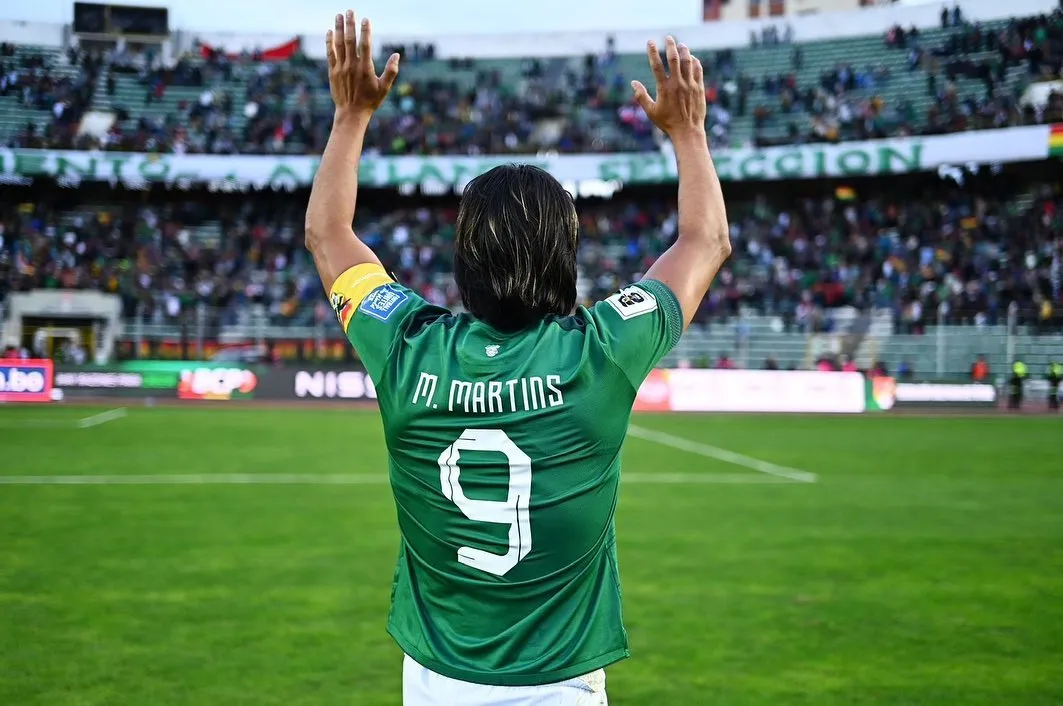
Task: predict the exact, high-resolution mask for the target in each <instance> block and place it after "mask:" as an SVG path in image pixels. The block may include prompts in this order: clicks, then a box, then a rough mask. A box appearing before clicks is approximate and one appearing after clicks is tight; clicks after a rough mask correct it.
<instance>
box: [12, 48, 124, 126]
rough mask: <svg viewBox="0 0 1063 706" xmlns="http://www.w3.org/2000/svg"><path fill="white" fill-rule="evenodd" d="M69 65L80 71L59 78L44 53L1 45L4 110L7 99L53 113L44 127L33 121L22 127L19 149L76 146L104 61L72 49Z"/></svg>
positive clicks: (68, 57) (68, 59)
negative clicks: (63, 145) (82, 121)
mask: <svg viewBox="0 0 1063 706" xmlns="http://www.w3.org/2000/svg"><path fill="white" fill-rule="evenodd" d="M67 62H68V64H69V66H70V67H71V68H73V69H76V71H73V72H67V73H65V74H64V75H58V73H57V72H56V71H55V69H54V67H53V66H51V65H49V62H47V61H46V60H45V58H44V56H43V55H42V54H40V53H33V52H25V51H18V49H17V47H16V46H15V45H13V44H9V43H6V42H5V43H0V110H3V105H4V103H3V102H2V100H3V99H8V98H14V99H15V101H16V103H17V105H18V106H19V107H21V108H26V109H29V110H34V111H47V112H48V113H49V114H50V121H49V122H48V123H47V124H46V125H45V126H44V127H41V126H38V125H37V124H35V123H33V122H30V123H29V124H27V125H26V126H25V127H24V128H22V130H21V132H20V134H19V137H18V139H17V140H16V141H15V142H16V143H17V145H18V146H23V147H41V146H48V145H54V144H72V143H73V141H74V139H75V136H76V134H77V130H78V126H79V123H80V122H81V118H82V116H83V115H84V114H85V111H86V110H87V109H88V108H89V107H90V105H91V103H92V98H93V91H94V89H95V85H96V80H97V78H98V76H99V72H100V71H101V69H102V67H103V65H104V59H103V58H102V57H101V56H99V55H97V54H95V53H91V52H87V51H78V50H76V49H70V50H69V51H68V52H67Z"/></svg>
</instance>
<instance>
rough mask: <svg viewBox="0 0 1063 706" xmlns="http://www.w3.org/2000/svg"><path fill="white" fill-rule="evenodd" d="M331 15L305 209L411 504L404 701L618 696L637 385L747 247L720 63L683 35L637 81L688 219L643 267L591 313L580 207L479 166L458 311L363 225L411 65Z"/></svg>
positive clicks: (403, 582) (463, 241) (540, 182)
mask: <svg viewBox="0 0 1063 706" xmlns="http://www.w3.org/2000/svg"><path fill="white" fill-rule="evenodd" d="M355 34H356V32H355V18H354V14H353V13H352V12H350V11H348V12H347V14H346V17H343V16H339V15H338V16H337V17H336V26H335V30H334V31H330V32H329V33H328V35H327V39H326V44H327V52H328V66H329V85H330V89H331V93H332V98H333V100H334V102H335V104H336V109H335V119H334V122H333V126H332V133H331V135H330V137H329V141H328V145H327V147H326V148H325V153H324V155H323V156H322V159H321V164H320V167H319V169H318V172H317V175H316V177H315V179H314V185H313V190H312V192H311V195H310V203H309V205H308V208H307V213H306V244H307V247H309V249H310V251H311V252H312V254H313V257H314V262H315V264H316V266H317V269H318V273H319V274H320V276H321V280H322V283H323V284H324V287H325V290H326V291H327V292H328V293H329V300H330V302H331V304H332V307H333V308H334V309H335V311H336V314H337V316H338V317H339V320H340V323H341V325H342V326H343V329H344V331H345V332H346V334H347V337H348V338H349V339H350V341H351V343H352V345H354V347H355V348H356V349H357V350H358V353H359V355H360V356H361V359H362V360H363V361H364V363H365V366H366V369H367V370H368V372H369V374H370V375H371V376H372V378H373V380H374V382H375V383H376V388H377V394H378V396H379V403H380V412H381V417H382V420H383V424H384V433H385V438H386V441H387V448H388V456H389V464H388V465H389V471H390V478H391V487H392V491H393V494H394V497H395V504H396V506H397V509H398V524H399V534H400V542H399V558H398V567H397V569H396V572H395V578H394V585H393V589H392V596H393V598H392V606H391V613H390V615H389V617H388V631H389V632H390V634H391V635H392V637H394V639H395V641H396V642H398V644H399V646H400V647H401V648H402V650H403V652H404V653H405V655H406V656H405V658H404V663H403V680H402V681H403V686H402V689H403V702H404V704H406V706H432V705H436V704H438V705H440V706H442V705H446V706H457V705H459V704H460V705H483V706H487V705H488V704H503V703H504V704H508V705H510V706H533V705H539V704H543V705H545V704H552V705H556V706H577V705H585V706H589V705H591V704H594V705H596V706H599V705H601V704H605V703H606V695H605V672H604V671H603V668H604V667H606V666H607V665H609V664H612V663H613V662H616V661H617V660H620V659H623V658H625V657H627V656H628V644H627V635H626V633H625V631H624V626H623V620H622V613H621V601H620V584H619V571H618V567H617V558H616V534H615V529H614V521H613V520H614V511H615V508H616V502H617V495H618V491H619V480H620V460H619V459H620V449H621V446H622V445H623V440H624V436H625V434H626V431H627V424H628V419H629V417H630V413H631V405H632V403H633V401H634V398H635V392H636V390H638V388H639V385H640V384H641V383H642V381H643V379H644V378H645V377H646V376H647V375H648V374H649V372H650V370H652V368H653V367H654V365H655V364H656V363H657V362H658V361H659V360H660V358H661V357H662V356H663V355H664V354H665V353H666V352H667V351H668V350H670V349H671V348H672V347H673V346H674V345H675V343H676V342H677V341H678V340H679V337H680V335H681V334H682V332H683V330H684V328H685V327H686V326H687V325H688V324H689V323H690V320H691V318H692V317H693V315H694V312H695V311H696V310H697V308H698V304H699V303H700V302H701V300H702V298H703V297H704V295H705V292H706V290H707V289H708V287H709V283H710V282H711V281H712V279H713V277H714V276H715V275H716V272H717V271H718V270H719V268H720V266H721V265H722V263H723V262H724V260H726V258H727V257H728V256H729V254H730V251H731V246H730V243H729V240H728V226H727V217H726V213H725V208H724V201H723V195H722V192H721V188H720V182H719V179H718V178H717V175H716V170H715V168H714V166H713V163H712V159H711V158H710V156H709V149H708V142H707V139H706V135H705V112H706V104H705V88H704V80H703V71H702V66H701V63H700V62H699V61H698V60H697V59H696V58H694V57H693V56H691V54H690V51H689V50H688V49H687V48H686V47H685V46H683V45H681V44H676V42H675V40H674V39H672V38H671V37H669V38H668V40H667V44H666V48H665V50H666V56H667V68H666V67H665V65H664V62H662V60H661V58H660V54H659V53H658V49H657V47H656V45H654V44H653V43H652V42H650V43H649V44H648V45H647V48H646V50H647V56H648V58H649V62H650V66H651V68H652V70H653V74H654V77H655V79H656V83H657V92H656V99H654V98H651V97H650V95H649V92H648V91H647V90H646V88H645V87H644V86H643V85H642V84H641V83H637V82H635V83H633V84H632V88H633V90H634V93H635V98H636V100H637V101H638V103H639V104H640V105H641V106H642V108H643V109H644V110H645V111H646V114H647V115H648V116H649V118H650V119H651V120H652V121H653V122H654V123H655V124H656V125H657V126H658V127H659V128H661V129H662V130H663V131H664V132H665V133H666V134H667V135H668V136H669V137H670V139H671V140H672V143H673V145H674V146H675V151H676V158H677V161H678V167H679V235H678V238H677V239H676V241H675V243H674V244H673V245H672V246H671V247H670V248H669V249H668V251H667V252H665V253H664V254H663V255H662V256H661V257H660V258H659V259H658V260H657V262H656V263H654V265H653V266H652V267H651V268H650V269H649V271H648V272H647V273H646V275H645V277H644V278H643V279H641V280H639V281H638V282H635V283H632V284H631V285H630V286H627V287H624V288H623V289H621V290H620V291H618V292H616V293H615V294H613V295H612V296H610V297H608V298H606V299H605V300H604V301H600V302H598V303H597V304H595V305H594V306H592V307H590V308H583V307H581V308H579V309H576V310H575V313H573V309H574V305H575V301H576V248H577V240H578V229H579V226H578V224H579V220H578V218H577V215H576V209H575V205H574V203H573V200H572V198H571V197H570V196H569V194H568V193H567V192H566V191H565V190H564V189H563V188H562V186H561V184H560V183H559V182H558V181H557V180H556V179H554V178H553V177H552V176H551V175H550V174H548V173H547V172H545V171H543V170H541V169H537V168H535V167H531V166H526V165H507V166H501V167H496V168H495V169H492V170H490V171H488V172H486V173H485V174H482V175H480V176H478V177H476V178H475V179H473V180H472V181H471V182H469V184H468V185H467V187H466V188H465V191H464V194H463V196H462V199H461V206H460V209H459V212H458V216H457V222H456V224H455V236H454V277H455V281H456V283H457V286H458V288H459V290H460V291H461V295H462V301H463V303H464V305H465V309H466V313H462V314H452V313H450V312H449V311H447V310H445V309H442V308H439V307H437V306H433V305H431V304H429V303H428V302H426V301H425V300H424V299H422V298H421V297H420V296H418V294H417V293H416V292H414V291H413V290H411V289H409V288H407V287H405V286H403V285H402V284H400V283H397V282H395V281H393V280H392V278H391V277H389V276H388V274H387V273H386V272H385V270H384V268H383V267H382V266H381V264H380V261H379V260H378V259H377V257H376V255H375V254H373V252H372V250H370V249H369V247H368V246H366V245H365V244H364V243H363V242H361V241H360V240H359V239H358V238H357V236H356V235H355V234H354V232H353V231H352V228H351V223H352V220H353V217H354V210H355V198H356V196H357V186H358V168H357V167H358V162H359V158H360V156H361V151H362V144H363V140H364V138H365V134H366V130H367V129H368V127H369V124H370V119H371V117H372V114H373V111H375V110H376V109H377V108H378V107H379V106H380V104H381V103H382V102H383V100H384V98H385V97H386V96H387V94H388V90H389V89H390V88H391V85H392V83H393V82H394V81H395V78H396V76H397V75H398V70H399V65H398V64H399V57H398V55H397V54H396V55H392V56H391V57H390V58H389V59H388V62H387V66H386V67H385V68H384V72H383V74H382V75H381V76H377V74H376V71H375V69H374V66H373V50H372V39H371V27H370V24H369V22H368V20H363V21H362V24H361V36H360V38H358V39H357V40H356V37H355Z"/></svg>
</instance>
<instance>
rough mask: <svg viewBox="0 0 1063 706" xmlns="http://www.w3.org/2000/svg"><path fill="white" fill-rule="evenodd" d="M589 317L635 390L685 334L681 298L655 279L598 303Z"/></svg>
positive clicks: (591, 310) (608, 351)
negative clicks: (680, 306)
mask: <svg viewBox="0 0 1063 706" xmlns="http://www.w3.org/2000/svg"><path fill="white" fill-rule="evenodd" d="M589 317H590V319H591V323H592V324H593V326H594V329H595V330H596V331H597V334H598V338H599V340H600V342H601V345H602V346H603V347H604V349H605V352H606V354H607V355H608V356H609V358H610V359H611V360H613V362H615V363H616V364H617V366H618V367H619V368H620V369H621V371H623V373H624V375H625V376H627V379H628V380H629V381H630V382H631V385H632V386H633V387H634V388H635V389H636V390H637V389H638V387H639V385H641V384H642V381H643V380H645V379H646V376H647V375H649V373H650V371H651V370H653V366H655V365H657V363H658V362H660V360H661V358H663V357H664V356H665V355H666V354H667V353H668V351H670V350H672V348H673V347H674V346H675V344H676V343H678V342H679V337H680V336H682V335H683V314H682V312H681V310H680V308H679V301H678V300H677V299H676V297H675V294H673V293H672V290H671V289H669V288H668V287H667V286H666V285H665V284H663V283H661V282H658V281H656V280H646V279H644V280H641V281H640V282H637V283H636V284H633V285H631V286H629V287H624V288H623V289H621V290H620V291H619V292H617V293H616V294H613V295H612V296H610V297H607V298H606V299H604V300H603V301H600V302H598V303H597V304H595V305H594V306H593V307H592V308H591V309H590V311H589Z"/></svg>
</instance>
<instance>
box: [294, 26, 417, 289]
mask: <svg viewBox="0 0 1063 706" xmlns="http://www.w3.org/2000/svg"><path fill="white" fill-rule="evenodd" d="M355 30H356V27H355V17H354V12H352V11H351V10H347V14H346V17H345V16H343V15H336V29H335V31H332V30H329V32H328V33H327V34H326V35H325V43H326V52H327V55H328V70H329V72H328V77H329V90H330V91H331V93H332V100H333V102H334V103H335V105H336V112H335V117H334V119H333V123H332V133H331V134H330V135H329V139H328V144H327V145H326V146H325V152H324V154H323V155H321V164H320V166H319V167H318V170H317V174H316V175H315V176H314V186H313V188H312V189H311V190H310V203H309V204H308V205H307V208H306V247H307V248H309V250H310V252H311V254H313V256H314V264H315V265H316V266H317V273H318V275H320V276H321V283H322V284H323V285H324V286H325V291H326V292H328V291H330V290H331V289H332V284H333V283H334V282H335V281H336V278H337V277H339V276H340V275H341V274H343V273H344V272H346V271H347V270H349V269H350V268H352V267H354V266H355V265H361V264H365V263H376V264H379V262H380V261H379V260H378V259H377V257H376V255H375V254H373V251H372V250H370V249H369V246H367V245H366V244H365V243H363V242H362V241H361V240H359V239H358V236H356V235H355V234H354V230H353V228H352V223H353V221H354V206H355V200H356V198H357V195H358V160H359V159H361V156H362V143H363V142H364V140H365V131H366V129H367V128H368V127H369V120H370V118H372V116H373V112H374V111H375V110H376V109H377V108H379V107H380V104H381V103H383V102H384V98H386V97H387V94H388V91H389V90H391V85H392V84H393V83H394V82H395V77H396V76H398V74H399V55H398V54H392V55H391V57H390V58H389V59H388V63H387V66H385V67H384V73H383V74H382V75H381V76H377V75H376V69H375V68H374V67H373V44H372V26H371V25H370V23H369V20H368V19H363V20H362V36H361V39H360V40H359V41H358V42H355V37H356V31H355Z"/></svg>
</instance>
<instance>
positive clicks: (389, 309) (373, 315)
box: [329, 263, 430, 383]
mask: <svg viewBox="0 0 1063 706" xmlns="http://www.w3.org/2000/svg"><path fill="white" fill-rule="evenodd" d="M329 303H330V304H331V305H332V309H333V311H335V312H336V317H337V318H338V319H339V320H340V326H342V327H343V332H344V333H345V334H347V340H348V341H350V342H351V345H352V346H354V349H355V350H356V351H357V352H358V356H359V357H360V358H361V359H362V363H363V364H364V365H365V369H366V371H367V372H368V373H369V376H370V377H371V378H373V380H374V382H377V383H379V381H380V376H381V373H382V372H383V371H384V368H385V365H386V363H387V361H388V358H389V356H390V355H391V352H392V350H393V349H394V347H395V345H396V343H398V341H400V340H402V337H403V335H404V333H405V332H406V331H407V330H408V329H409V327H410V324H411V322H412V321H413V319H414V318H415V316H416V314H417V313H418V312H423V311H424V310H425V309H426V308H429V306H430V305H429V304H428V302H426V301H425V300H424V299H422V298H421V297H419V296H418V295H417V294H416V293H415V292H413V291H412V290H410V289H407V288H406V287H403V286H402V285H399V284H396V283H395V281H394V280H393V279H391V277H389V276H388V274H387V273H386V272H385V271H384V268H383V267H381V266H380V265H377V264H368V263H367V264H363V265H356V266H354V267H352V268H351V269H349V270H347V271H346V272H344V273H343V274H341V275H340V276H339V277H338V278H337V279H336V282H335V283H334V284H333V285H332V290H331V291H330V292H329Z"/></svg>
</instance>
